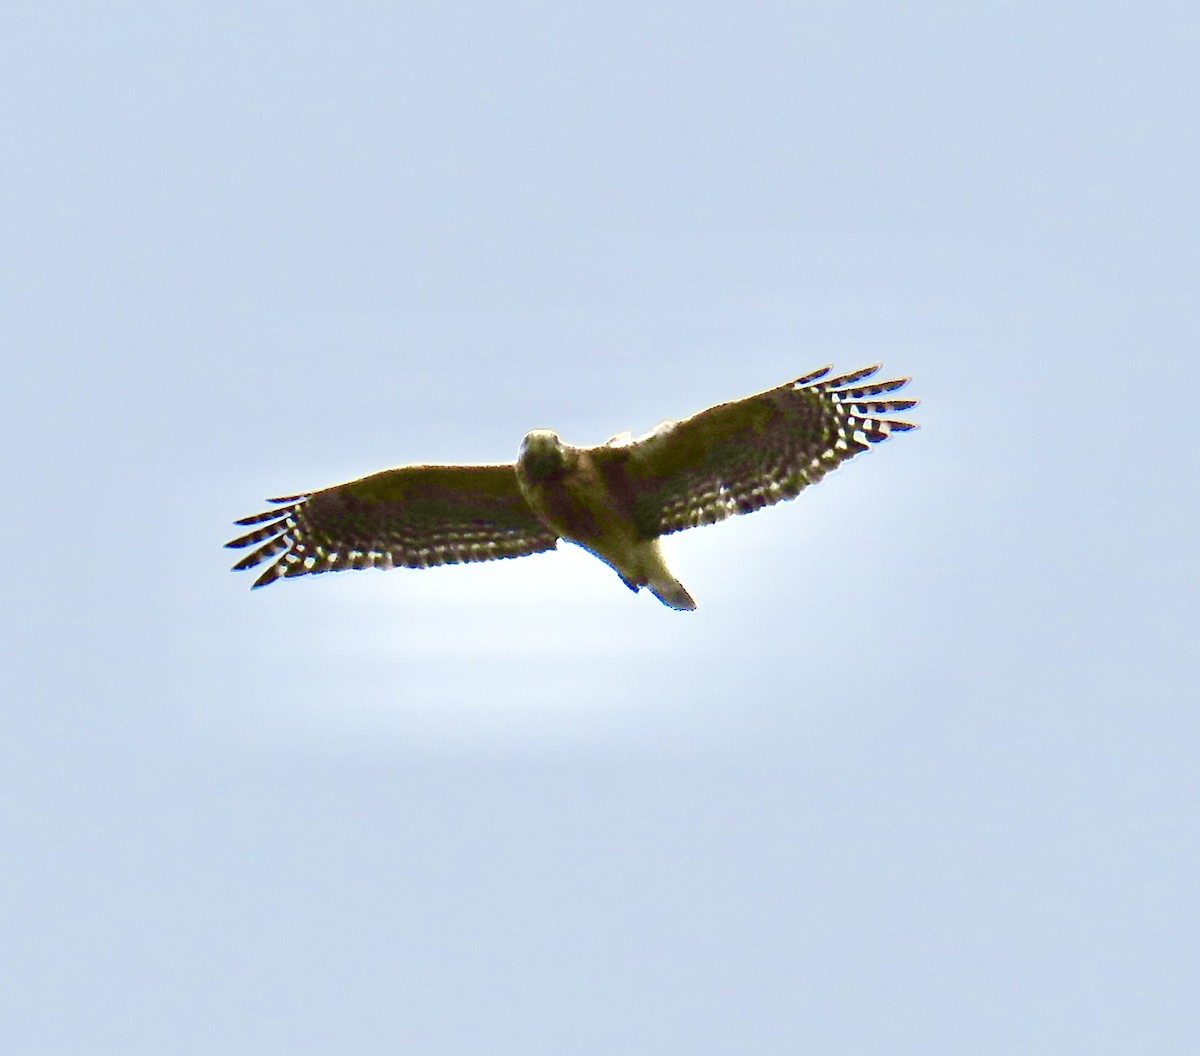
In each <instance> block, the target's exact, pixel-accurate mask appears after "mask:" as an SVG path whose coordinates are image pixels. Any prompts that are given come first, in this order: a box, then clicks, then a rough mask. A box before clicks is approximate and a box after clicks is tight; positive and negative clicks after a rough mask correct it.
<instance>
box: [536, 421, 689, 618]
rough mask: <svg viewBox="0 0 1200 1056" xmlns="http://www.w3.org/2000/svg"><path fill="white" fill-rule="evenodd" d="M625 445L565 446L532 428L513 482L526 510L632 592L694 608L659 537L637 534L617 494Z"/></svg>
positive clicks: (624, 502)
mask: <svg viewBox="0 0 1200 1056" xmlns="http://www.w3.org/2000/svg"><path fill="white" fill-rule="evenodd" d="M625 461H627V455H626V454H625V449H624V448H622V447H619V446H617V445H615V444H614V443H613V442H612V441H610V442H609V443H608V444H605V445H603V446H601V447H596V448H580V447H572V446H570V445H569V444H564V443H562V441H560V440H559V438H558V437H557V435H555V434H554V433H552V432H550V431H549V430H545V429H535V430H534V431H533V432H531V433H529V434H528V435H527V436H526V437H525V440H524V442H523V443H522V444H521V454H520V456H519V457H518V458H517V466H516V469H517V481H518V482H519V484H520V486H521V494H522V495H524V497H525V501H526V502H527V503H529V508H530V509H531V510H533V512H534V513H535V514H537V516H538V518H539V520H541V521H542V522H543V523H544V524H546V525H547V526H548V527H549V528H550V529H551V530H552V531H554V532H555V534H557V535H559V536H561V537H562V538H563V539H567V540H569V541H570V542H572V543H578V544H579V545H580V546H582V547H583V548H584V549H585V550H589V551H591V553H593V554H595V555H596V556H597V557H598V558H600V560H601V561H604V562H605V563H606V564H608V565H611V566H612V568H613V569H614V570H615V571H616V573H617V575H618V576H620V577H621V581H622V582H623V583H624V584H625V585H626V586H627V587H629V588H630V589H631V590H634V591H636V590H638V589H639V588H641V587H649V588H650V592H651V593H652V594H653V595H654V596H655V597H656V598H658V600H659V601H661V602H662V603H663V604H664V605H668V606H670V607H671V608H673V609H694V608H695V607H696V603H695V602H694V601H692V598H691V595H689V594H688V592H687V591H686V590H684V589H683V584H682V583H680V582H679V580H677V579H676V578H675V577H674V576H673V575H671V572H670V570H669V569H668V568H667V564H666V561H665V560H664V559H663V554H662V546H661V545H660V544H659V541H658V538H657V537H655V538H652V539H645V538H641V537H640V536H639V535H638V531H637V525H636V522H635V521H634V519H633V510H632V508H631V504H630V503H629V501H628V497H627V496H625V495H622V494H621V489H620V486H619V481H620V479H621V473H620V467H621V466H622V464H623V463H624V462H625Z"/></svg>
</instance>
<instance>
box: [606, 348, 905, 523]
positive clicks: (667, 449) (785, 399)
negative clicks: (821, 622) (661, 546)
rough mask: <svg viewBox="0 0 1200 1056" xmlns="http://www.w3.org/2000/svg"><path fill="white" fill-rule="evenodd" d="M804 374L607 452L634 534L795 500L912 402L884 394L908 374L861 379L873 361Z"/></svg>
mask: <svg viewBox="0 0 1200 1056" xmlns="http://www.w3.org/2000/svg"><path fill="white" fill-rule="evenodd" d="M830 369H831V368H829V367H825V368H823V369H821V370H817V371H813V372H812V373H811V374H806V375H804V377H802V378H797V379H796V380H795V381H792V382H788V383H787V384H786V385H781V386H779V387H778V388H776V389H770V390H768V391H767V392H760V393H758V394H757V395H754V396H747V397H746V398H745V399H741V400H734V401H733V402H731V403H721V404H718V405H717V406H715V407H709V408H708V409H707V410H704V411H701V412H700V413H699V414H695V415H693V416H692V417H691V418H687V419H684V420H683V421H681V422H673V423H669V424H667V425H665V426H662V427H660V428H658V429H656V430H654V431H653V432H652V433H650V434H648V435H647V436H645V437H643V438H642V439H640V440H637V441H635V442H633V443H632V444H630V445H628V446H625V447H624V448H623V449H622V448H617V449H615V452H614V453H616V452H620V451H622V450H623V451H624V452H625V453H626V454H625V455H624V457H622V458H620V460H619V462H617V461H614V463H613V464H614V467H615V466H616V465H618V464H619V465H620V470H621V477H622V485H623V490H625V491H626V498H627V500H628V501H629V503H630V506H631V508H632V510H633V516H634V521H635V523H636V525H637V530H638V534H639V535H641V536H642V537H643V538H654V537H655V536H659V535H666V534H668V533H670V532H678V531H681V530H682V529H684V528H692V527H695V526H696V525H701V524H711V523H713V522H714V521H720V520H724V519H725V518H726V517H732V516H733V515H734V514H740V513H751V512H753V511H754V510H758V509H761V508H762V507H764V506H770V505H772V504H774V503H776V502H782V501H783V500H784V499H794V498H795V497H796V496H797V495H798V494H800V492H801V490H802V489H803V488H805V487H807V486H808V485H809V484H815V483H816V482H817V481H818V480H820V479H821V478H822V477H823V476H825V474H826V473H828V472H829V471H830V470H831V469H835V468H836V467H837V466H839V465H841V463H843V462H845V461H846V459H848V458H853V457H854V456H855V455H856V454H858V453H859V452H860V451H865V450H867V448H868V447H869V446H870V445H871V444H874V443H878V442H879V441H880V440H885V439H887V437H888V436H890V435H891V434H892V433H896V432H902V431H904V430H908V429H914V428H916V426H915V425H914V424H913V423H911V422H903V421H897V420H895V419H893V418H890V417H887V416H889V415H891V414H893V413H895V412H897V411H907V410H909V409H910V408H912V407H915V406H916V405H917V403H918V401H917V400H896V399H889V398H883V399H880V397H887V395H888V394H890V393H894V392H895V391H896V390H898V389H900V388H902V387H903V386H904V385H906V384H907V383H908V381H909V379H908V378H895V379H893V380H891V381H876V382H869V383H866V384H861V383H862V382H865V381H866V379H868V378H870V377H872V376H873V375H874V374H875V373H876V372H877V371H878V370H879V364H876V365H875V366H872V367H864V368H863V369H862V370H856V371H854V372H852V373H850V374H843V375H841V376H840V377H835V378H827V377H826V375H828V373H829V371H830Z"/></svg>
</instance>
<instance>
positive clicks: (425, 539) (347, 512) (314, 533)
mask: <svg viewBox="0 0 1200 1056" xmlns="http://www.w3.org/2000/svg"><path fill="white" fill-rule="evenodd" d="M269 501H271V502H273V503H277V504H278V505H277V506H276V507H275V509H272V510H268V511H266V512H265V513H259V514H255V515H253V516H251V517H244V518H242V519H241V520H240V521H238V522H237V523H238V524H239V525H246V526H249V525H256V526H258V527H255V528H254V529H253V530H252V531H250V532H247V533H246V534H245V535H242V536H240V537H239V538H237V539H234V540H232V541H231V542H229V543H226V544H225V545H226V546H230V547H234V548H243V547H251V546H253V547H256V549H254V550H253V551H252V552H251V553H250V554H248V555H247V556H246V557H244V558H243V559H242V560H241V561H239V562H238V563H237V564H236V565H234V566H233V567H234V571H240V570H242V569H248V568H253V567H254V566H256V565H262V564H265V565H266V566H267V567H266V569H265V570H264V571H263V572H262V574H261V575H260V576H259V577H258V579H257V580H256V581H255V583H254V586H256V587H261V586H265V585H266V584H268V583H271V582H273V581H274V580H276V579H279V578H281V577H291V576H301V575H305V574H307V573H317V572H336V571H340V570H342V569H348V568H428V567H430V566H432V565H444V564H456V563H459V562H466V561H491V560H494V559H497V558H504V557H524V556H525V555H527V554H536V553H540V552H541V551H543V550H552V549H554V546H555V544H556V542H557V536H555V534H554V533H553V532H552V531H550V529H548V528H547V527H546V526H545V525H544V524H542V522H541V521H539V520H538V519H537V517H536V516H535V515H534V513H533V511H532V510H530V508H529V506H528V505H527V504H526V502H525V499H524V498H523V497H522V495H521V489H520V486H519V485H518V483H517V476H516V472H515V470H514V467H513V466H511V465H494V466H402V467H400V468H399V469H388V470H384V471H383V472H381V473H375V474H373V475H371V476H369V477H362V478H361V479H359V480H353V481H350V482H349V483H346V484H339V485H337V486H336V487H332V488H325V489H324V490H322V491H317V492H313V493H311V494H307V495H292V496H288V497H287V498H280V499H271V500H269Z"/></svg>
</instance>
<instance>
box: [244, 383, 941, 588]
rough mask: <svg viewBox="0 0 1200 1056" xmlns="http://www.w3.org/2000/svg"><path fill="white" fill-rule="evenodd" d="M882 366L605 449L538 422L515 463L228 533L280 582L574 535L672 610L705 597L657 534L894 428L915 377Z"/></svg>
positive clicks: (394, 480)
mask: <svg viewBox="0 0 1200 1056" xmlns="http://www.w3.org/2000/svg"><path fill="white" fill-rule="evenodd" d="M879 368H880V365H879V364H876V365H874V366H871V367H864V368H862V369H861V370H855V371H852V372H851V373H849V374H842V375H840V376H837V377H829V376H828V375H829V372H830V370H831V369H832V368H831V367H823V368H821V369H820V370H814V371H812V372H810V373H808V374H805V375H804V376H803V377H800V378H797V379H796V380H794V381H789V382H786V383H785V384H783V385H780V386H778V387H777V388H774V389H768V390H766V391H765V392H759V393H755V394H754V395H752V396H746V397H743V398H742V399H740V400H732V401H731V402H729V403H719V404H717V405H716V406H713V407H708V408H706V409H705V410H703V411H700V412H699V413H697V414H694V415H692V416H691V417H690V418H685V419H683V420H682V421H677V422H663V423H662V424H661V425H659V426H657V427H655V428H654V429H652V430H651V431H650V432H648V433H646V434H645V435H644V436H640V437H637V438H636V439H635V438H633V437H631V436H630V435H629V434H628V433H625V434H621V435H619V436H615V437H613V438H612V439H611V440H609V441H607V442H606V443H603V444H600V445H598V446H596V447H575V446H573V445H571V444H566V443H563V441H562V440H560V439H559V438H558V435H557V434H556V433H554V432H551V431H550V430H549V429H534V430H533V431H532V432H530V433H527V434H526V436H525V439H524V440H523V441H522V443H521V450H520V453H519V454H518V456H517V460H516V462H515V463H514V462H507V463H496V464H483V465H470V466H456V465H411V466H400V467H399V468H397V469H385V470H383V471H382V472H379V473H373V474H371V475H370V476H367V477H360V478H359V479H357V480H351V481H348V482H346V483H345V484H336V485H334V486H333V487H328V488H323V489H321V490H320V491H313V492H306V493H304V494H300V495H289V496H286V497H283V498H277V499H268V500H267V501H268V502H271V503H274V504H275V507H274V509H271V510H268V511H267V512H265V513H257V514H254V515H253V516H251V517H243V518H242V519H241V520H240V521H237V522H236V523H237V524H239V525H243V526H251V525H253V526H255V527H253V528H252V530H251V531H249V532H247V533H246V534H245V535H242V536H239V537H238V538H237V539H234V540H232V541H231V542H229V543H227V544H226V546H230V547H249V546H255V547H256V549H255V550H253V551H252V552H251V553H250V554H249V555H247V556H246V557H244V558H243V559H242V560H241V561H239V562H238V563H237V564H236V565H234V566H233V567H234V571H240V570H242V569H248V568H253V567H255V566H256V565H261V564H264V563H265V564H266V568H265V570H264V571H263V572H262V573H261V574H260V575H259V577H258V579H257V580H255V582H254V586H255V587H261V586H265V585H266V584H268V583H273V582H274V581H275V580H277V579H280V578H285V577H286V578H291V577H293V576H302V575H307V574H309V573H317V572H336V571H340V570H342V569H347V568H384V569H386V568H397V567H403V568H428V567H430V566H432V565H443V564H454V563H457V562H466V561H490V560H492V559H494V558H501V557H524V556H525V555H527V554H536V553H540V552H542V551H544V550H553V549H554V548H555V546H556V545H557V544H558V540H559V539H565V540H567V541H568V542H572V543H576V544H578V545H579V546H582V547H583V548H584V549H585V550H588V551H590V552H591V553H592V554H594V555H595V556H596V557H598V558H600V560H602V561H604V562H606V563H607V564H608V565H610V566H611V567H612V568H613V569H614V570H615V571H616V573H617V575H618V576H620V577H621V582H623V583H624V584H625V585H626V586H627V587H629V589H630V590H633V591H637V590H639V589H641V588H642V587H646V588H648V589H649V591H650V592H651V593H652V594H653V595H654V596H655V597H656V598H658V600H659V601H661V602H662V603H663V604H664V605H667V606H669V607H670V608H672V609H694V608H695V607H696V603H695V602H694V601H693V600H692V597H691V595H690V594H688V592H687V591H686V590H685V589H684V587H683V584H681V583H680V582H679V580H678V579H676V578H675V576H674V575H672V574H671V571H670V570H669V569H668V568H667V565H666V561H665V560H664V558H663V553H662V548H661V546H660V544H659V539H660V537H661V536H664V535H669V534H671V533H672V532H678V531H682V530H683V529H685V528H695V527H697V526H699V525H702V524H712V523H713V522H715V521H721V520H724V519H725V518H726V517H732V516H733V515H734V514H742V513H752V512H753V511H755V510H758V509H761V508H763V507H764V506H772V505H774V504H775V503H777V502H781V501H783V500H784V499H794V498H795V497H796V496H797V495H798V494H800V492H801V491H802V490H803V489H804V488H805V487H807V486H808V485H809V484H815V483H816V482H817V481H819V480H820V479H821V478H822V477H824V476H825V474H826V473H828V472H829V471H830V470H831V469H836V468H837V467H838V466H839V465H841V464H842V463H843V462H845V461H846V460H847V459H849V458H853V457H854V456H855V455H857V454H858V453H859V452H861V451H865V450H867V449H868V447H869V446H870V445H871V444H874V443H877V442H879V441H880V440H885V439H887V437H889V436H890V435H891V434H892V433H899V432H905V431H907V430H909V429H914V428H916V426H915V425H914V424H913V423H912V422H906V421H898V420H896V419H894V418H892V417H891V415H893V414H895V413H897V412H903V411H907V410H910V409H911V408H913V407H915V406H916V405H917V403H918V401H917V400H904V399H894V398H892V396H891V394H893V393H895V392H896V391H897V390H898V389H900V388H902V387H903V386H904V385H906V384H907V383H908V381H909V379H908V378H893V379H891V380H890V381H870V380H868V379H870V378H873V377H874V375H875V374H876V373H877V372H878V371H879Z"/></svg>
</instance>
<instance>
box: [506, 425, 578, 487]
mask: <svg viewBox="0 0 1200 1056" xmlns="http://www.w3.org/2000/svg"><path fill="white" fill-rule="evenodd" d="M566 464H567V460H566V455H565V453H564V451H563V445H562V441H561V440H559V438H558V433H555V432H552V431H551V430H549V429H534V430H532V431H531V432H528V433H526V434H525V439H524V440H522V441H521V453H520V455H518V456H517V469H518V471H519V472H520V473H521V475H522V476H524V477H525V479H526V480H530V481H535V482H536V481H543V480H550V479H551V478H552V477H556V476H559V475H560V474H561V473H562V471H563V469H564V468H565V467H566Z"/></svg>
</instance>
